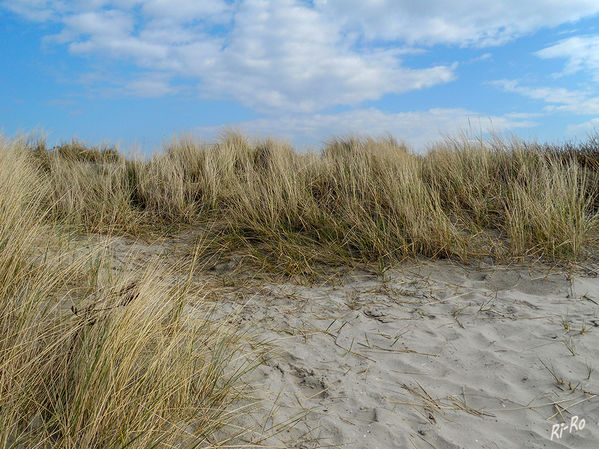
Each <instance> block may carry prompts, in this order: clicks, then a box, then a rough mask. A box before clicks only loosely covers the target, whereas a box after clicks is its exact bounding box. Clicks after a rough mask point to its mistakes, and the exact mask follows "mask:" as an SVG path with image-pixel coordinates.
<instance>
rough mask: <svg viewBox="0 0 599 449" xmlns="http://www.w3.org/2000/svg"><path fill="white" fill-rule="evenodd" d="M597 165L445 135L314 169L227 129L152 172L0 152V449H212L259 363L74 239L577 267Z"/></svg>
mask: <svg viewBox="0 0 599 449" xmlns="http://www.w3.org/2000/svg"><path fill="white" fill-rule="evenodd" d="M598 161H599V145H598V142H597V139H596V138H590V139H589V140H588V141H587V142H583V143H582V144H578V145H572V144H564V145H540V144H536V143H527V142H523V141H520V140H517V139H512V140H501V139H491V140H488V141H472V140H469V139H466V138H459V139H447V140H445V141H444V142H441V143H439V144H437V145H435V146H433V147H431V149H430V151H429V152H428V153H426V154H425V155H419V154H414V153H413V152H411V151H409V150H408V149H407V148H406V147H405V146H403V145H401V144H399V143H398V142H397V141H395V140H394V139H392V138H382V139H373V138H360V137H353V138H347V139H339V138H336V139H332V140H331V141H330V142H328V143H327V144H326V145H325V147H324V149H323V151H322V152H321V153H318V154H316V153H298V152H296V151H295V150H294V149H293V148H292V147H291V146H290V145H288V144H287V143H285V142H282V141H278V140H275V139H265V140H261V141H250V140H249V139H247V138H245V137H244V136H242V135H240V134H238V133H234V132H228V133H226V134H225V135H224V136H223V137H222V138H221V139H220V140H218V142H216V143H214V144H199V143H197V142H195V141H193V140H192V139H179V140H175V141H173V142H172V143H170V144H168V145H166V147H165V149H164V151H163V152H162V153H159V154H156V155H155V156H153V157H151V158H149V159H147V160H130V159H126V158H125V157H123V156H122V155H120V154H119V152H118V151H116V150H115V149H113V148H110V147H89V146H85V145H83V144H82V143H80V142H77V141H73V142H71V143H68V144H63V145H59V146H58V147H55V148H52V149H48V148H47V147H46V145H45V144H44V143H43V141H38V142H34V143H31V142H27V141H25V140H16V141H12V142H9V141H6V140H2V141H1V142H0V189H1V190H0V191H1V194H0V214H1V217H2V219H1V220H0V397H1V398H2V402H1V403H0V447H2V448H25V447H39V448H42V447H44V448H46V447H50V448H118V447H123V448H124V447H130V448H146V447H173V445H180V446H181V445H183V447H185V445H188V446H190V447H196V446H202V445H204V446H205V445H209V444H210V443H209V442H210V433H211V430H213V429H215V428H217V427H218V426H219V425H220V424H221V423H222V421H223V419H222V417H223V413H224V411H225V410H226V408H227V406H228V405H229V404H230V403H231V401H232V400H233V399H234V398H235V394H236V391H237V387H236V380H237V379H238V377H239V376H240V375H241V373H243V371H244V369H245V368H244V367H247V366H246V365H243V364H241V365H239V363H240V362H238V359H237V358H236V355H235V354H237V352H238V350H239V347H240V338H241V336H240V335H239V334H238V332H237V331H236V330H234V329H233V330H231V329H228V328H227V327H226V326H224V325H218V324H214V323H211V322H210V321H209V320H208V319H207V318H206V317H202V316H199V315H197V314H194V313H191V312H189V310H188V309H186V306H185V303H186V300H187V298H188V297H189V296H190V295H191V292H190V290H189V288H188V287H189V285H188V283H187V281H185V279H189V277H187V278H186V277H185V276H183V278H181V276H180V274H181V273H182V272H183V273H184V272H185V270H190V269H191V268H189V267H176V269H175V271H176V272H177V273H176V274H175V275H173V274H169V273H168V272H165V273H163V272H162V271H163V268H160V267H159V266H158V265H157V264H153V263H148V264H146V265H147V266H146V267H144V268H143V269H140V268H136V269H132V270H129V271H123V270H121V271H119V270H116V271H115V270H113V269H112V268H111V267H110V263H111V262H110V256H109V255H107V254H106V251H105V248H104V247H102V246H101V245H100V246H99V247H97V248H95V249H94V248H93V247H91V249H85V250H82V247H81V245H79V246H77V245H72V244H71V243H70V242H71V241H72V239H71V235H78V236H81V234H83V235H85V234H89V233H95V234H107V235H113V234H115V233H116V234H125V235H130V236H137V237H139V236H146V237H147V236H151V235H154V234H162V235H164V234H175V233H177V232H178V231H180V230H181V229H186V230H190V229H191V230H194V231H197V235H198V237H199V239H200V244H199V246H198V247H197V248H195V249H194V250H198V251H199V252H200V253H201V254H204V255H207V257H208V256H209V257H212V258H214V257H215V256H216V257H217V258H219V257H227V256H228V255H230V254H232V253H238V254H241V255H242V256H245V257H248V258H250V259H251V260H253V261H254V262H255V263H256V265H257V266H259V267H261V268H262V269H264V270H268V271H270V272H278V273H284V274H300V275H308V276H309V275H312V274H314V273H316V272H317V271H318V270H319V267H320V266H331V265H346V266H352V265H356V264H377V265H378V266H381V267H382V266H385V265H388V264H392V263H395V262H398V261H401V260H404V259H406V258H412V257H429V258H455V259H457V260H461V261H466V262H467V261H470V260H472V259H476V258H481V257H485V256H492V257H495V258H500V259H503V260H512V259H514V258H521V257H526V256H534V257H540V258H545V259H549V260H565V261H574V260H578V259H581V258H583V257H586V256H587V255H589V254H591V253H592V252H593V251H594V250H595V248H596V243H597V225H598V211H599V200H598V195H597V194H598V186H599V163H598ZM88 246H89V245H88ZM92 246H93V245H92ZM165 278H166V279H169V278H170V279H183V280H182V281H180V282H174V283H173V282H171V283H168V282H167V283H164V282H162V281H161V279H165ZM193 294H194V295H195V296H196V297H198V296H200V297H201V295H202V292H201V291H200V292H194V293H193ZM184 310H186V313H183V311H184Z"/></svg>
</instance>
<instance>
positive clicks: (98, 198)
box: [33, 132, 599, 274]
mask: <svg viewBox="0 0 599 449" xmlns="http://www.w3.org/2000/svg"><path fill="white" fill-rule="evenodd" d="M596 140H597V139H593V138H591V139H589V141H588V142H584V143H582V144H579V145H578V146H575V145H572V144H564V145H562V146H557V145H539V144H531V143H527V142H523V141H519V140H516V139H512V140H511V141H509V140H501V139H497V138H495V139H493V140H489V141H476V142H473V141H471V140H468V139H466V138H459V139H447V140H446V141H444V142H442V143H440V144H437V145H436V146H434V147H432V148H431V151H429V152H428V153H427V154H426V155H424V156H421V155H416V154H413V153H410V152H409V151H408V150H407V149H406V148H405V147H404V146H402V145H400V144H398V143H397V142H396V141H395V140H393V139H392V138H386V139H372V138H349V139H333V140H332V141H330V142H329V143H328V144H327V145H326V146H325V148H324V150H323V152H322V154H300V153H297V152H295V151H294V150H293V148H291V147H290V146H289V145H288V144H286V143H284V142H280V141H276V140H273V139H268V140H263V141H258V142H250V141H249V140H248V139H246V138H245V137H244V136H242V135H240V134H238V133H235V132H227V133H225V134H224V135H223V136H222V138H221V139H220V140H219V141H218V142H217V143H215V144H198V143H196V142H194V141H193V140H191V139H180V140H176V141H173V142H172V143H171V144H169V145H167V146H166V148H165V151H164V153H162V154H158V155H156V156H154V157H153V158H152V159H150V160H148V161H139V160H138V161H126V160H124V159H123V158H122V157H117V155H115V154H113V152H112V151H111V150H107V149H93V148H91V149H87V150H85V151H84V150H82V149H80V144H78V143H77V144H76V143H73V144H70V146H68V145H67V146H65V145H63V146H61V147H58V148H56V149H54V150H53V151H48V150H46V149H42V150H40V149H39V148H38V149H37V150H34V151H33V153H34V154H38V155H40V154H41V155H43V156H44V157H43V158H40V159H43V161H44V167H45V171H44V176H45V178H46V179H47V182H48V184H49V185H50V186H51V188H50V194H49V195H47V197H46V201H47V204H48V205H49V206H50V208H51V211H52V218H53V220H59V221H61V222H63V223H69V224H71V225H76V226H79V227H80V228H83V229H86V230H88V231H92V232H114V231H119V232H126V233H129V234H134V235H137V234H141V233H143V232H144V231H145V232H147V231H148V230H153V231H163V232H173V230H175V229H177V228H178V227H181V226H184V225H186V226H189V225H192V226H193V227H194V228H196V229H202V230H203V232H206V229H209V230H210V232H209V233H210V234H211V235H212V237H213V238H212V242H213V243H214V247H213V253H214V252H216V251H220V252H221V253H230V252H232V251H241V252H243V253H244V254H245V255H247V256H249V257H251V258H253V259H254V260H255V261H257V262H258V264H259V265H261V266H263V267H265V268H268V269H269V270H275V271H279V272H284V273H303V274H310V273H313V272H314V271H315V270H317V269H318V266H319V264H327V265H330V264H337V265H347V264H353V263H372V262H374V263H379V264H380V263H385V264H389V263H393V262H396V261H399V260H402V259H404V258H407V257H414V256H426V257H431V258H439V257H442V258H445V257H451V258H456V259H459V260H462V261H467V260H469V259H471V258H477V257H483V256H488V255H490V256H494V257H499V258H512V257H521V256H527V255H532V256H536V257H545V258H550V259H560V260H564V259H565V260H573V259H576V258H579V257H580V256H581V255H582V254H583V253H584V251H585V249H587V248H591V247H593V245H594V242H595V237H594V236H595V235H596V226H597V222H598V221H597V209H598V207H597V206H598V199H597V198H598V196H597V193H598V192H597V185H598V180H599V177H598V176H599V164H598V163H597V161H599V153H598V151H599V147H598V146H597V145H596V143H597V142H596ZM78 145H79V146H78ZM66 147H68V148H71V147H75V149H69V150H68V151H67V150H65V148H66ZM91 154H96V156H93V157H92V156H91Z"/></svg>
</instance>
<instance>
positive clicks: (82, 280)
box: [0, 141, 248, 449]
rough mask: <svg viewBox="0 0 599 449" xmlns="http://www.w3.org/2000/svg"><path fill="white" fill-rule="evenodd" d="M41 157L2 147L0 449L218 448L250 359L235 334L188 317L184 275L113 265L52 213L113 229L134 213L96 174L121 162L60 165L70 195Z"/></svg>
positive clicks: (57, 170) (110, 175)
mask: <svg viewBox="0 0 599 449" xmlns="http://www.w3.org/2000/svg"><path fill="white" fill-rule="evenodd" d="M53 157H54V156H53ZM35 162H37V161H36V160H34V159H32V158H31V154H30V153H28V152H26V151H24V147H23V145H22V144H21V143H19V142H13V143H8V142H5V141H2V142H0V186H1V192H2V194H1V195H0V213H1V214H2V220H0V398H1V401H0V447H2V448H35V447H39V448H73V449H74V448H119V447H122V448H124V447H129V448H148V447H173V445H179V446H178V447H198V446H209V445H210V433H211V431H212V430H213V429H214V428H216V427H218V426H219V425H220V424H221V422H222V419H221V418H222V416H223V413H224V411H225V409H226V407H227V406H228V404H229V403H230V402H231V401H232V400H233V399H234V398H235V396H236V394H237V391H236V388H237V387H236V379H237V378H238V377H239V376H240V375H241V374H243V372H244V370H245V369H246V368H248V365H247V364H246V362H244V361H243V359H238V357H237V354H238V349H239V345H240V340H239V339H240V335H239V333H238V331H236V330H231V329H227V328H226V327H225V326H223V325H218V324H213V323H211V322H210V321H209V320H208V319H207V318H206V317H205V316H202V315H198V313H197V312H195V314H194V313H193V311H187V312H186V313H183V310H184V308H185V302H186V298H187V297H188V296H189V295H190V294H191V293H190V292H189V289H188V285H187V283H186V282H181V283H178V284H177V283H175V285H172V283H164V282H161V279H173V276H172V275H169V273H160V270H159V268H158V267H156V266H155V264H152V263H150V264H148V266H147V268H144V269H132V270H129V271H124V270H112V269H111V267H110V260H109V258H108V256H107V255H106V253H105V251H104V250H103V248H102V246H100V247H98V248H96V249H93V248H92V249H87V250H82V249H81V248H78V247H75V248H72V249H69V246H70V245H68V243H69V242H68V240H69V239H68V238H66V239H65V238H63V237H61V234H60V232H61V231H60V230H59V229H57V228H56V227H55V226H52V220H51V218H52V217H53V216H54V215H53V214H56V213H57V211H58V212H59V213H60V214H59V216H61V217H62V216H63V215H64V216H65V217H67V218H69V219H72V218H73V215H76V214H79V213H81V214H82V215H83V213H84V212H85V213H86V214H88V215H84V216H82V219H81V222H80V223H81V224H85V225H90V224H93V225H94V226H95V227H92V229H98V227H99V226H101V225H107V226H109V227H110V229H112V226H113V225H114V222H113V221H111V220H109V219H108V218H107V217H111V219H112V220H114V218H115V217H117V216H118V217H119V218H122V217H121V216H120V215H118V214H119V213H121V212H123V210H124V208H122V204H121V203H118V202H117V200H119V201H120V199H121V197H120V196H118V195H116V196H112V194H113V193H114V190H113V189H112V187H113V184H110V183H100V180H104V181H105V180H106V179H110V180H113V179H115V178H114V170H115V168H111V169H110V170H108V171H98V172H97V173H96V174H97V177H91V178H87V180H88V184H85V183H84V182H83V176H84V175H87V174H89V173H90V172H91V171H92V170H94V168H93V167H88V166H87V165H76V164H73V165H69V164H67V163H66V162H65V165H64V166H62V167H58V166H57V165H56V161H52V163H51V164H50V165H49V168H50V169H51V170H53V171H52V173H53V176H56V177H55V178H53V180H54V181H56V180H62V182H64V183H65V185H66V184H67V182H69V178H68V177H67V176H66V173H65V171H64V170H66V169H67V168H68V169H70V170H72V176H71V179H70V181H71V182H70V184H69V185H71V186H72V187H73V188H72V189H71V190H69V189H65V185H62V186H57V185H51V184H49V182H48V181H49V179H48V178H45V177H44V176H41V175H40V173H41V172H40V167H39V166H36V165H35ZM119 163H120V162H119ZM81 164H88V162H87V161H84V162H81ZM117 169H118V167H117ZM93 182H98V185H89V184H90V183H93ZM104 188H105V189H106V190H105V191H104V190H102V189H104ZM58 189H62V190H58ZM57 191H60V192H62V193H63V196H57ZM118 192H119V190H118V189H117V193H118ZM65 197H66V199H65ZM92 198H94V199H95V200H97V201H98V204H96V206H97V207H98V209H99V210H101V207H104V206H105V207H106V210H112V211H113V213H110V214H108V213H105V212H100V213H98V214H95V215H94V214H92V213H91V210H92V209H93V208H92V207H91V206H92V205H87V204H85V203H84V202H83V200H90V199H92ZM52 201H54V203H52ZM111 201H115V203H113V204H111ZM111 206H113V207H114V208H113V209H110V207H111ZM129 211H130V209H127V210H126V213H128V212H129ZM102 230H104V229H102ZM61 240H62V243H61ZM65 241H66V243H65ZM71 246H72V245H71ZM196 297H197V294H196ZM200 298H201V292H200Z"/></svg>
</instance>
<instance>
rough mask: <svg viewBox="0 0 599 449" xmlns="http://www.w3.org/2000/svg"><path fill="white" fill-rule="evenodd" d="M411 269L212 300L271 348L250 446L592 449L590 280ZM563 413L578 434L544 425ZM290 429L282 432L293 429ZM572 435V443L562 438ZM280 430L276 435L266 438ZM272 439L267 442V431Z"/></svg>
mask: <svg viewBox="0 0 599 449" xmlns="http://www.w3.org/2000/svg"><path fill="white" fill-rule="evenodd" d="M596 276H597V274H596V273H593V272H591V271H589V270H587V271H586V272H581V271H579V272H578V273H577V274H575V275H574V277H573V280H572V282H570V280H568V279H567V274H566V273H564V272H559V271H558V270H550V271H547V269H545V270H543V269H542V267H537V268H535V269H532V268H527V267H522V266H521V267H511V268H510V267H501V266H500V267H493V266H489V265H484V264H483V266H482V267H468V266H463V265H457V264H453V263H450V262H445V261H439V262H422V263H419V264H410V265H409V266H408V265H404V266H402V267H401V268H399V269H396V270H393V271H388V272H387V273H386V274H385V277H384V279H382V278H381V277H377V276H376V275H373V274H369V273H364V272H362V273H354V274H353V275H352V276H348V277H347V278H346V279H345V280H344V282H343V284H342V285H338V286H331V285H328V286H315V287H305V286H297V285H293V284H290V283H289V284H272V283H262V284H256V285H254V286H253V287H246V288H244V289H242V290H237V291H236V292H231V293H229V294H224V295H223V297H222V298H221V299H220V301H221V302H220V304H219V307H218V309H219V310H220V312H219V313H223V314H225V313H230V311H231V310H234V308H235V307H236V305H238V304H240V303H246V302H247V301H249V303H248V304H247V305H246V306H245V307H244V309H243V311H242V312H241V315H240V316H239V320H238V321H239V324H245V325H251V327H252V328H253V329H255V330H256V329H258V330H259V333H260V334H261V335H262V336H263V337H264V338H265V339H268V340H274V342H275V345H276V347H277V352H278V356H277V357H275V358H274V359H272V360H270V361H268V362H266V363H265V364H263V365H262V366H260V368H259V369H258V370H257V371H255V372H254V373H253V374H252V377H251V382H252V383H253V385H254V386H255V387H256V388H257V391H258V393H257V394H258V395H259V397H261V398H262V399H263V402H262V403H260V404H259V405H257V406H252V407H250V408H249V409H248V411H247V413H246V414H245V415H244V416H243V417H242V418H240V422H239V424H241V425H243V426H245V427H249V428H256V427H257V428H259V429H263V430H262V431H257V432H254V433H252V434H251V435H246V438H245V442H246V444H250V445H251V447H259V445H264V446H266V447H295V448H316V447H344V448H370V449H374V448H380V449H384V448H411V447H415V448H433V447H434V448H524V447H526V448H536V447H546V448H564V447H565V448H597V447H599V396H595V395H596V394H598V393H599V278H597V277H596ZM572 416H577V417H578V420H579V422H578V424H580V422H581V421H580V420H582V419H584V420H585V425H584V427H583V428H582V429H579V430H577V428H576V427H577V425H575V427H574V428H572V429H571V428H570V427H568V429H566V430H563V431H562V432H561V438H559V439H558V438H557V437H556V435H557V434H554V436H553V441H551V433H552V427H553V426H554V425H555V424H558V423H563V422H566V423H567V424H568V426H570V424H571V420H572ZM289 423H294V425H293V426H292V427H290V426H289ZM570 429H571V430H572V432H571V433H570ZM278 431H280V432H278ZM277 432H278V433H277Z"/></svg>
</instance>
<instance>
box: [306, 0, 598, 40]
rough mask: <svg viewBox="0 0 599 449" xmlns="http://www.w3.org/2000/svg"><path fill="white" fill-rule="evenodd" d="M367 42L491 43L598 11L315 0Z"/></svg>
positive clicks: (506, 0)
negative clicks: (377, 40)
mask: <svg viewBox="0 0 599 449" xmlns="http://www.w3.org/2000/svg"><path fill="white" fill-rule="evenodd" d="M315 4H316V7H317V9H318V10H320V11H322V12H323V13H324V14H326V15H327V16H328V17H332V18H335V19H336V20H337V21H341V22H342V23H343V24H344V26H346V27H347V28H349V29H351V30H355V32H358V33H360V34H361V35H363V36H364V38H365V39H367V40H375V39H382V40H387V41H393V40H400V41H405V42H408V43H413V44H425V45H432V44H456V45H476V46H486V45H494V44H501V43H504V42H506V41H508V40H511V39H514V38H516V37H519V36H522V35H525V34H528V33H531V32H534V31H536V30H538V29H540V28H542V27H553V26H557V25H560V24H562V23H566V22H574V21H577V20H579V19H580V18H582V17H585V16H588V15H592V14H596V13H599V2H597V1H596V0H569V1H564V0H526V1H521V0H502V1H493V2H481V1H480V0H460V1H455V0H428V1H413V0H371V1H365V0H315Z"/></svg>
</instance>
